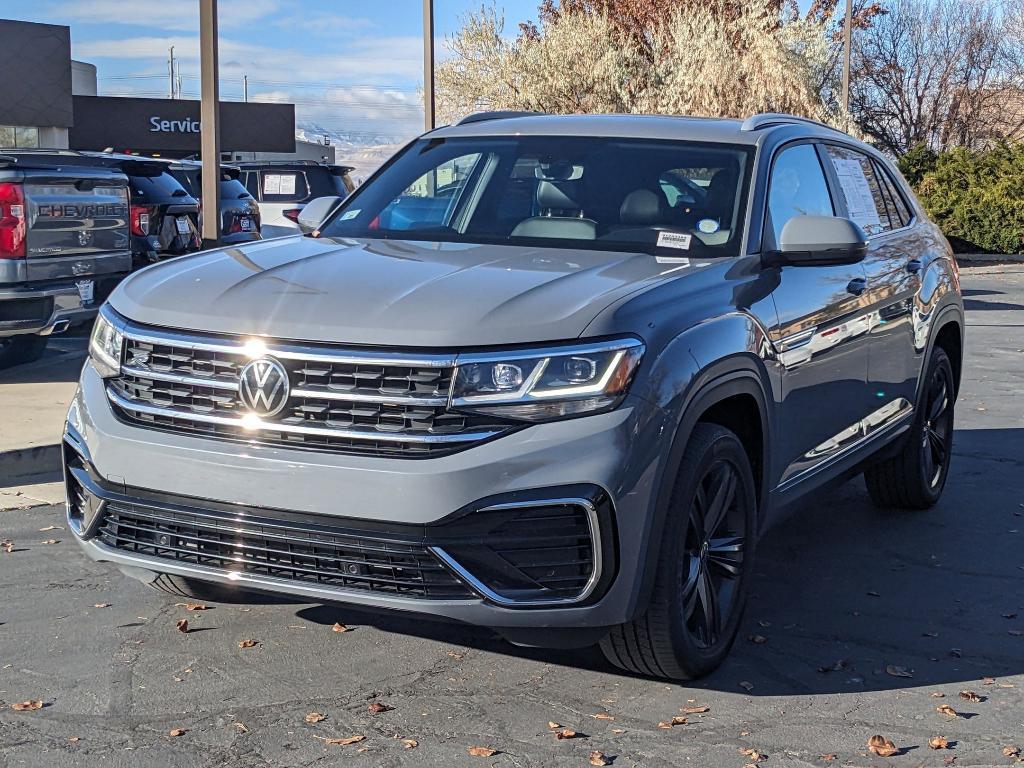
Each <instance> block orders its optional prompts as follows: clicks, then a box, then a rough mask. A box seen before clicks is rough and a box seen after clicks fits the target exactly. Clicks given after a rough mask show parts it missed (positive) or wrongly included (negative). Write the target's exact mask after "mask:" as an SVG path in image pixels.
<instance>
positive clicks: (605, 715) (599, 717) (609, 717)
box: [591, 712, 615, 720]
mask: <svg viewBox="0 0 1024 768" xmlns="http://www.w3.org/2000/svg"><path fill="white" fill-rule="evenodd" d="M591 717H592V718H594V719H595V720H614V719H615V717H614V716H613V715H609V714H608V713H607V712H598V713H597V714H596V715H591Z"/></svg>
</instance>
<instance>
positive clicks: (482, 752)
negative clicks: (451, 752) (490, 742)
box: [469, 747, 498, 757]
mask: <svg viewBox="0 0 1024 768" xmlns="http://www.w3.org/2000/svg"><path fill="white" fill-rule="evenodd" d="M469 754H471V755H472V756H473V757H494V756H495V755H497V754H498V750H496V749H491V748H490V747H470V748H469Z"/></svg>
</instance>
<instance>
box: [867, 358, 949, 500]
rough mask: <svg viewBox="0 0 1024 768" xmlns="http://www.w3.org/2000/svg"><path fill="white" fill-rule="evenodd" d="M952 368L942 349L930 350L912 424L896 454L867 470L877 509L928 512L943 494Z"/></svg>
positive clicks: (946, 461) (946, 462) (946, 469)
mask: <svg viewBox="0 0 1024 768" xmlns="http://www.w3.org/2000/svg"><path fill="white" fill-rule="evenodd" d="M955 397H956V394H955V389H954V386H953V366H952V365H951V364H950V362H949V356H948V355H947V354H946V351H945V350H944V349H942V348H941V347H936V348H935V349H934V350H933V351H932V355H931V359H930V360H929V362H928V368H927V370H926V372H925V383H924V388H923V390H922V393H921V398H920V402H919V403H918V408H917V413H916V414H915V415H914V422H913V424H912V425H911V427H910V431H909V433H908V434H907V437H906V440H905V442H904V444H903V447H902V449H901V450H900V452H899V453H898V454H896V455H895V456H893V457H891V458H888V459H883V460H882V461H880V462H878V463H877V464H874V465H872V466H870V467H868V468H867V469H866V470H865V471H864V480H865V483H866V485H867V487H868V493H869V494H870V495H871V501H873V502H874V504H875V506H877V507H880V508H882V509H928V508H929V507H932V506H934V505H935V503H936V502H937V501H938V500H939V497H940V496H941V495H942V489H943V488H944V487H945V485H946V477H947V476H948V475H949V464H950V460H951V458H952V455H953V405H954V400H955Z"/></svg>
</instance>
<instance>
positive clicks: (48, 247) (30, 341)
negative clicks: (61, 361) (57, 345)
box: [0, 150, 132, 368]
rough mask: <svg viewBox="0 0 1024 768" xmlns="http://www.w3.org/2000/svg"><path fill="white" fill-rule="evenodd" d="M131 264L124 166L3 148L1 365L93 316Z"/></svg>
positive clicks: (26, 357)
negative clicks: (90, 164)
mask: <svg viewBox="0 0 1024 768" xmlns="http://www.w3.org/2000/svg"><path fill="white" fill-rule="evenodd" d="M131 264H132V254H131V246H130V242H129V203H128V179H127V177H126V176H125V175H124V174H123V173H121V172H120V171H119V170H117V169H114V168H103V167H88V166H82V165H80V164H79V163H71V164H64V163H62V162H61V155H60V153H59V152H55V151H54V150H48V151H46V152H45V153H44V152H39V153H33V152H32V151H26V150H16V151H14V150H0V368H5V367H7V366H10V365H14V364H17V363H22V362H28V361H30V360H34V359H36V358H38V357H39V356H40V355H42V353H43V350H44V349H45V348H46V342H47V340H48V339H49V336H50V334H52V333H60V332H62V331H64V330H66V329H67V328H68V327H69V326H70V325H73V324H77V323H79V322H81V321H84V320H89V319H90V318H92V317H93V315H95V314H96V309H97V307H99V306H100V304H102V303H103V302H104V300H105V299H106V297H107V295H108V294H109V293H110V292H111V291H112V290H113V289H114V287H115V286H116V285H117V283H118V282H119V281H120V280H121V279H122V278H123V277H124V276H125V275H126V274H128V272H129V271H130V270H131Z"/></svg>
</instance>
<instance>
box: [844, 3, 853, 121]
mask: <svg viewBox="0 0 1024 768" xmlns="http://www.w3.org/2000/svg"><path fill="white" fill-rule="evenodd" d="M852 37H853V0H846V23H845V24H843V120H845V121H846V130H847V131H849V130H850V64H851V61H850V60H851V52H850V49H851V47H852Z"/></svg>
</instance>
